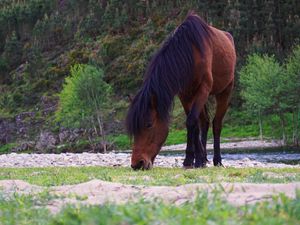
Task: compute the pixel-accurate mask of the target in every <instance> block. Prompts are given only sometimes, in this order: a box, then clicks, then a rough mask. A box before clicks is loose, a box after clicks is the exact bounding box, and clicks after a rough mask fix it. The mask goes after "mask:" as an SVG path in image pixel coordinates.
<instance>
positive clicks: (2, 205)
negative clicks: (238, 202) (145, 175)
mask: <svg viewBox="0 0 300 225" xmlns="http://www.w3.org/2000/svg"><path fill="white" fill-rule="evenodd" d="M50 199H52V198H51V197H50V198H49V196H47V195H43V196H41V195H40V196H34V197H33V196H20V195H17V194H16V195H14V196H11V197H3V196H1V195H0V223H1V224H3V225H14V224H18V225H22V224H31V225H35V224H40V225H43V224H52V225H54V224H55V225H58V224H60V225H63V224H74V225H75V224H89V225H93V224H140V225H144V224H145V225H146V224H182V225H190V224H272V225H273V224H275V225H276V224H292V225H297V224H299V221H300V193H299V192H298V193H297V196H296V198H295V199H289V198H287V197H286V196H284V195H280V196H276V197H273V199H272V200H271V201H270V202H260V203H256V204H255V205H244V206H240V207H234V206H232V205H230V204H228V203H227V202H226V201H225V200H224V199H223V198H222V197H221V195H220V192H216V193H214V194H213V195H212V196H209V195H208V194H207V193H205V192H202V193H199V194H198V196H197V197H196V199H195V200H194V201H191V202H189V203H185V204H183V205H180V206H177V205H174V204H165V203H163V202H161V201H160V200H154V201H144V200H140V201H139V202H137V203H127V204H124V205H114V204H105V205H102V206H83V205H78V204H76V205H67V206H65V207H64V208H63V209H62V210H61V211H60V212H59V213H58V214H51V213H49V211H48V210H47V209H46V206H47V204H49V200H50Z"/></svg>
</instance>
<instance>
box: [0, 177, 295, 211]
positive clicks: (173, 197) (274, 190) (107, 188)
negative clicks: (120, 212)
mask: <svg viewBox="0 0 300 225" xmlns="http://www.w3.org/2000/svg"><path fill="white" fill-rule="evenodd" d="M0 189H2V191H1V192H4V193H14V192H17V193H21V194H36V193H38V192H41V191H43V190H47V188H45V187H40V186H36V185H31V184H29V183H27V182H24V181H20V180H2V181H0ZM216 189H217V190H222V193H223V194H222V195H223V196H224V197H225V198H226V199H227V201H228V202H229V203H230V204H233V205H236V206H240V205H244V204H249V203H255V202H257V201H263V200H268V199H271V196H273V195H277V194H279V193H284V194H285V195H286V196H288V197H291V198H295V196H296V189H300V182H296V183H287V184H250V183H220V184H186V185H180V186H177V187H171V186H150V187H147V186H142V185H125V184H121V183H112V182H106V181H101V180H91V181H89V182H86V183H81V184H76V185H64V186H55V187H51V188H48V191H49V192H50V193H51V194H53V195H58V196H60V197H61V198H57V199H54V200H51V201H50V202H49V204H48V208H49V209H50V210H51V211H52V212H53V213H56V212H58V211H59V210H60V209H61V207H62V206H63V205H65V204H66V203H71V204H92V205H101V204H104V203H108V202H110V203H116V204H124V203H126V202H128V201H138V200H140V199H141V198H142V199H145V200H153V199H161V200H163V201H164V202H165V203H170V204H176V205H179V204H182V203H184V202H187V201H191V200H193V199H195V197H196V195H197V193H198V192H203V191H205V192H208V193H212V192H213V191H214V190H216Z"/></svg>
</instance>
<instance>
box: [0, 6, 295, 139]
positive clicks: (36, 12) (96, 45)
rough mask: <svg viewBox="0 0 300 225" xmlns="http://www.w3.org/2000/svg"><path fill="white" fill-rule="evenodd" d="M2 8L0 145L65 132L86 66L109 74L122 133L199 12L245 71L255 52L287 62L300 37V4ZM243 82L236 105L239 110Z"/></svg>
mask: <svg viewBox="0 0 300 225" xmlns="http://www.w3.org/2000/svg"><path fill="white" fill-rule="evenodd" d="M0 9H1V11H0V92H1V96H0V133H2V136H1V138H0V139H1V140H0V144H1V143H2V144H7V143H11V142H16V140H35V139H36V137H37V135H39V134H40V132H41V131H44V130H50V131H53V132H58V131H61V127H60V125H59V124H57V123H56V122H55V120H54V112H55V111H56V109H57V105H58V97H57V94H58V93H59V92H60V91H61V90H62V85H63V83H64V79H65V77H67V76H68V75H69V74H70V68H71V67H72V66H73V65H75V64H78V63H82V64H91V65H94V66H95V67H98V68H102V69H103V70H104V79H105V81H106V82H107V83H109V84H110V85H111V86H112V87H113V90H114V93H113V98H112V102H114V103H113V104H112V105H114V107H113V109H111V110H108V111H109V114H110V117H109V118H110V119H109V124H110V125H109V127H108V132H110V133H118V132H122V129H123V126H122V120H123V119H124V113H125V111H126V108H127V100H126V96H127V95H128V94H134V93H135V92H136V90H137V89H138V87H139V86H140V84H141V82H142V79H143V72H144V70H145V67H146V65H147V63H148V61H149V60H150V58H151V56H152V55H153V53H154V52H155V50H156V49H158V48H159V46H160V44H161V43H162V41H163V40H164V39H165V38H166V37H167V36H168V35H169V34H170V33H171V32H172V31H173V30H174V29H175V28H176V26H178V25H179V24H180V22H181V21H182V20H183V19H184V18H185V16H186V14H187V12H188V11H189V10H191V9H193V10H195V11H196V12H197V13H199V15H201V16H202V17H203V18H204V19H205V20H206V21H207V22H208V23H209V24H211V25H213V26H215V27H217V28H220V29H224V30H227V31H229V32H230V33H231V34H232V35H233V37H234V39H235V43H236V48H237V54H238V66H237V70H239V68H240V67H241V66H242V65H243V63H244V61H245V57H246V56H247V54H249V53H251V52H261V53H270V54H274V55H275V56H276V58H277V59H278V60H283V58H284V57H285V56H286V55H287V54H289V53H290V51H291V49H292V47H293V45H295V44H297V41H299V40H298V39H297V38H299V36H300V22H299V3H298V2H297V1H277V0H271V1H270V0H268V1H267V0H261V1H257V0H253V1H244V0H243V1H237V0H234V1H208V0H207V1H201V2H199V1H177V0H172V1H171V0H168V1H160V0H153V1H152V0H151V1H136V0H128V1H116V0H109V1H106V0H89V1H84V0H80V1H72V0H60V1H52V0H46V1H42V0H12V1H10V0H2V1H1V2H0ZM236 83H237V86H236V91H235V94H234V98H233V102H232V105H233V108H234V109H235V110H239V108H240V107H241V102H242V100H241V98H240V94H239V91H240V88H239V82H238V77H237V82H236Z"/></svg>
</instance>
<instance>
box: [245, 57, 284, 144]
mask: <svg viewBox="0 0 300 225" xmlns="http://www.w3.org/2000/svg"><path fill="white" fill-rule="evenodd" d="M286 80H287V78H286V76H285V73H284V70H283V68H282V67H281V66H280V64H279V63H278V62H276V60H275V58H274V56H271V57H270V56H267V55H264V56H259V55H257V54H254V55H250V56H249V57H248V59H247V63H246V65H245V66H244V67H243V68H242V69H241V72H240V82H241V85H242V91H241V95H242V97H243V98H244V100H245V101H246V108H247V110H248V111H249V112H251V113H254V114H256V115H257V116H258V120H259V127H260V137H261V138H262V137H263V130H262V116H263V115H264V114H269V113H274V114H277V115H278V116H279V117H280V121H281V129H282V139H283V142H285V141H286V134H285V117H284V112H286V110H287V107H288V106H287V104H286V103H287V102H285V96H286V87H285V84H286Z"/></svg>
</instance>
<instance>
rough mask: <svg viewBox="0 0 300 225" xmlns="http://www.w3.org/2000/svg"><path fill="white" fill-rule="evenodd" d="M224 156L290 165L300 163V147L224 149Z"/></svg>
mask: <svg viewBox="0 0 300 225" xmlns="http://www.w3.org/2000/svg"><path fill="white" fill-rule="evenodd" d="M160 154H161V155H173V156H174V155H178V156H179V155H181V156H182V155H184V154H185V153H184V150H180V151H161V152H160ZM208 158H209V159H212V158H213V151H211V150H209V151H208ZM222 158H223V159H226V160H234V161H240V160H243V159H245V158H247V159H249V160H256V161H259V162H263V163H283V164H288V165H300V149H299V148H298V149H297V148H287V147H284V148H283V147H279V148H266V149H261V148H260V149H242V150H236V149H235V150H228V149H226V150H224V151H222Z"/></svg>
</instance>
